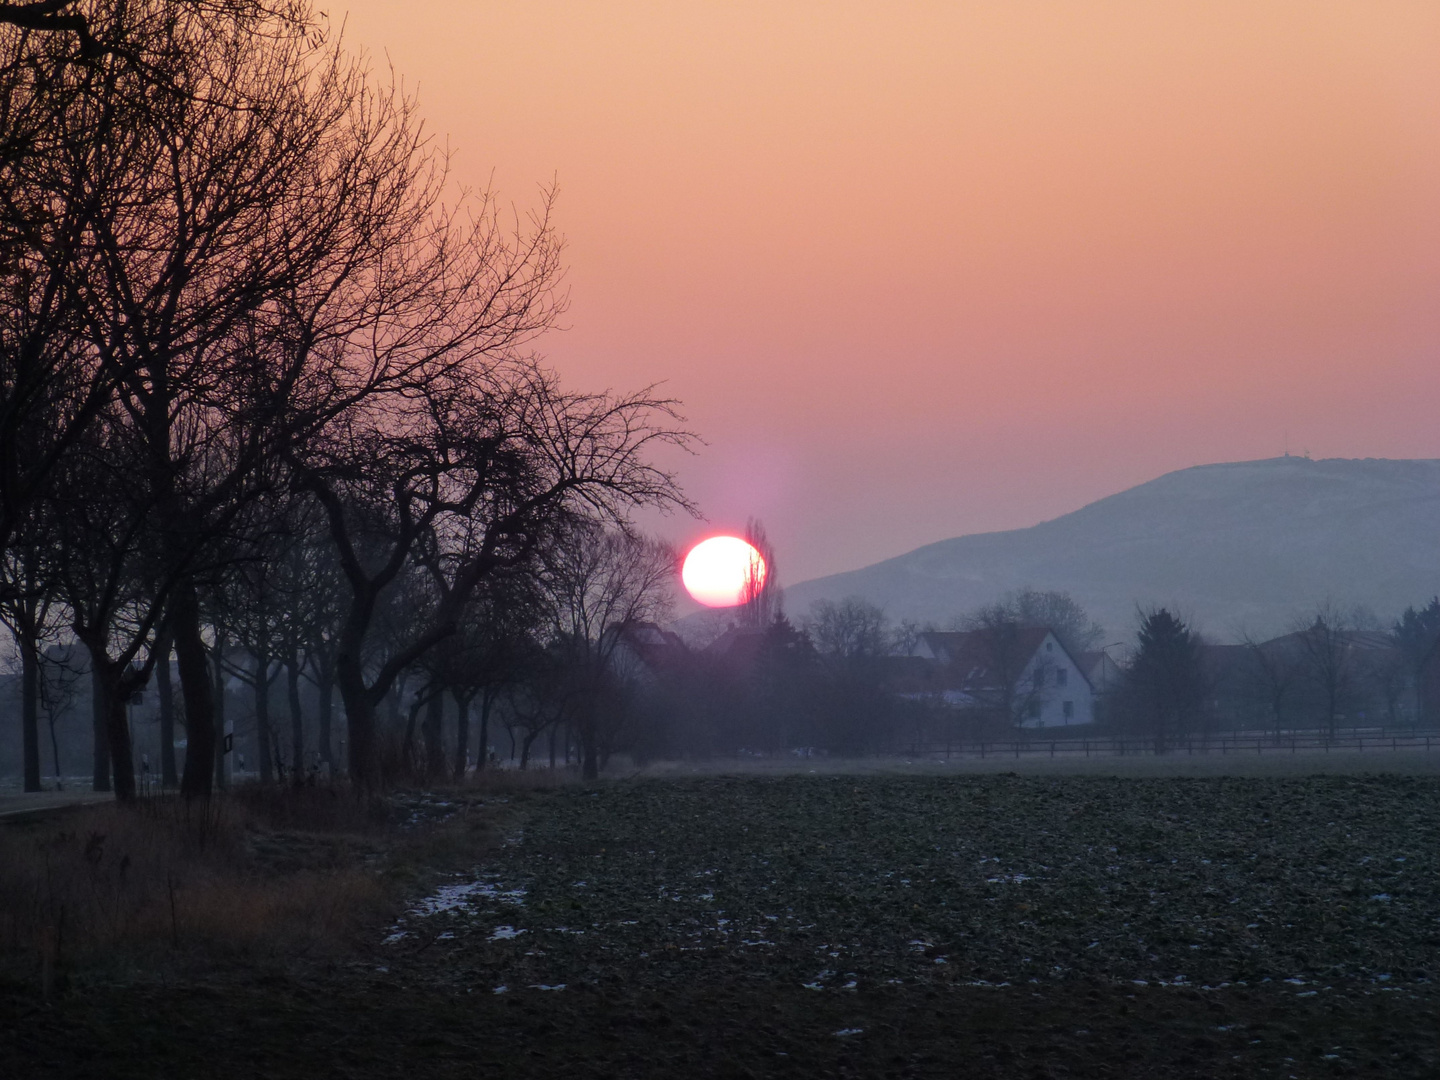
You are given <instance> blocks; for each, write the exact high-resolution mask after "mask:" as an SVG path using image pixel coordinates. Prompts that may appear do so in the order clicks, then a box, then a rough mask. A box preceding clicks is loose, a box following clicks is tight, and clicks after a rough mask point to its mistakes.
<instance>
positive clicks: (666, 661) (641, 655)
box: [606, 622, 690, 680]
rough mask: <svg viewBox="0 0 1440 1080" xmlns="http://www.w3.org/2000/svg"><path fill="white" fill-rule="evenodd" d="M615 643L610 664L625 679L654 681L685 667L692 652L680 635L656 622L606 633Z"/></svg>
mask: <svg viewBox="0 0 1440 1080" xmlns="http://www.w3.org/2000/svg"><path fill="white" fill-rule="evenodd" d="M606 634H607V635H614V636H615V637H616V638H618V640H615V641H613V647H612V651H611V653H610V664H611V667H612V668H613V669H614V671H615V672H616V673H617V674H619V675H620V676H622V677H624V678H627V679H628V678H638V679H642V680H650V679H653V678H654V677H655V676H656V675H657V674H659V673H660V672H663V671H668V670H673V669H674V668H676V667H677V666H679V665H681V664H683V663H684V662H685V659H686V657H687V656H689V653H690V650H689V649H688V648H687V647H686V645H685V642H684V640H683V639H682V638H681V637H680V635H679V634H676V633H674V632H673V631H670V630H665V629H662V628H661V627H659V626H657V625H655V624H654V623H652V622H630V623H625V624H624V625H621V626H612V627H611V628H610V629H608V630H607V631H606Z"/></svg>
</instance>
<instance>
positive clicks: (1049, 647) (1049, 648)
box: [1045, 641, 1055, 652]
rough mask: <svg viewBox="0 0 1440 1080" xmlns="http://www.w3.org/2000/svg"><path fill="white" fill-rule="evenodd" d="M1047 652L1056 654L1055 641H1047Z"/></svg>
mask: <svg viewBox="0 0 1440 1080" xmlns="http://www.w3.org/2000/svg"><path fill="white" fill-rule="evenodd" d="M1045 651H1046V652H1054V651H1055V643H1054V642H1053V641H1047V642H1045Z"/></svg>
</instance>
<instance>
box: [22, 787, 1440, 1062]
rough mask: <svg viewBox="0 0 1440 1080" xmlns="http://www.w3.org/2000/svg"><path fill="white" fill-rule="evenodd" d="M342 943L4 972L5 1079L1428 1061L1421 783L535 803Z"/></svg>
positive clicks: (1431, 942)
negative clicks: (330, 952) (160, 966)
mask: <svg viewBox="0 0 1440 1080" xmlns="http://www.w3.org/2000/svg"><path fill="white" fill-rule="evenodd" d="M512 824H514V825H522V824H523V832H519V831H517V832H516V833H515V834H514V835H513V836H512V839H511V841H510V842H509V843H507V844H506V845H504V846H503V847H500V848H499V849H498V850H491V851H489V852H488V853H487V854H485V855H484V856H483V858H479V859H477V862H478V865H477V866H476V867H475V869H474V871H473V872H468V873H466V874H463V875H459V876H454V877H450V878H446V879H445V880H444V883H443V884H442V886H441V887H439V888H437V889H434V890H432V891H431V895H430V896H429V897H427V898H424V899H422V898H420V897H417V898H416V902H415V904H414V906H413V907H412V908H411V909H410V910H409V911H408V912H407V913H405V914H404V915H402V916H401V917H400V918H399V920H398V921H397V922H396V923H395V924H394V925H392V926H389V927H377V928H376V930H375V933H374V936H373V938H372V939H370V940H369V941H368V942H367V943H365V944H363V945H361V946H360V947H359V949H358V950H357V952H356V953H355V955H353V956H352V957H349V958H345V959H341V960H333V961H329V962H323V963H322V962H319V961H315V960H311V961H307V962H299V961H297V962H296V963H295V964H292V965H290V966H288V967H286V968H285V969H284V970H271V971H257V970H244V969H242V970H220V969H216V970H213V971H211V972H210V973H208V974H206V975H205V976H203V977H195V978H190V979H187V980H185V981H183V982H180V983H178V984H177V983H174V982H172V983H171V984H170V985H168V986H167V985H164V984H163V983H162V982H161V981H160V979H159V978H158V977H157V976H156V975H154V974H149V975H146V974H143V973H141V974H137V976H136V978H135V979H134V980H132V981H131V982H129V983H128V984H127V985H114V984H113V983H109V984H103V985H102V984H98V983H94V982H87V981H86V980H85V979H84V976H83V973H75V974H74V976H73V977H72V979H71V983H70V986H69V988H68V989H67V990H66V991H64V992H63V993H62V994H61V995H59V996H58V997H57V999H56V1000H55V1001H54V1002H53V1003H52V1004H51V1005H50V1006H48V1007H40V1006H38V1005H37V1004H36V1003H35V996H36V995H35V993H34V990H33V988H32V987H19V986H17V987H14V988H13V989H11V990H10V991H9V992H8V993H6V994H4V996H3V997H0V1076H7V1077H8V1076H17V1077H19V1076H43V1075H53V1076H69V1075H75V1076H96V1077H111V1076H114V1077H129V1076H135V1077H140V1076H145V1077H153V1076H200V1075H204V1074H206V1073H215V1074H216V1075H245V1076H302V1075H303V1076H307V1077H313V1076H322V1077H328V1076H334V1077H343V1076H354V1077H370V1076H391V1075H395V1076H400V1075H404V1076H406V1077H427V1076H452V1075H454V1076H461V1075H465V1076H473V1075H502V1076H522V1077H523V1076H552V1075H565V1076H568V1077H588V1076H596V1077H602V1076H603V1077H611V1076H622V1077H624V1076H637V1077H639V1076H644V1077H650V1076H655V1077H660V1076H666V1077H673V1076H680V1077H684V1076H686V1075H687V1074H691V1075H696V1076H771V1075H774V1076H814V1077H820V1076H889V1075H893V1076H947V1077H948V1076H957V1075H963V1076H980V1077H985V1076H1007V1077H1008V1076H1023V1077H1032V1076H1033V1077H1045V1076H1116V1077H1141V1076H1144V1077H1150V1076H1156V1075H1160V1076H1167V1075H1168V1076H1174V1077H1224V1076H1244V1077H1250V1076H1267V1077H1268V1076H1274V1077H1281V1078H1283V1077H1288V1076H1295V1077H1302V1076H1333V1075H1356V1076H1381V1075H1383V1076H1390V1077H1410V1076H1414V1077H1433V1076H1436V1075H1440V1039H1437V1037H1436V1032H1437V1030H1440V992H1437V988H1436V983H1435V981H1434V980H1435V978H1436V972H1437V971H1440V859H1437V854H1436V853H1437V850H1440V849H1437V841H1440V780H1436V779H1434V778H1428V777H1424V778H1414V777H1373V778H1345V777H1311V778H1271V779H1266V778H1244V779H1234V778H1231V779H1221V778H1215V779H1192V780H1177V779H1165V780H1160V779H1157V780H1138V779H1124V780H1119V779H1102V778H1093V777H1043V778H1042V777H1028V778H1026V777H1010V776H988V777H965V778H937V777H915V776H905V777H900V776H865V777H855V776H826V777H788V778H756V777H734V778H726V777H715V778H706V779H696V780H664V781H659V780H657V781H638V782H636V781H632V782H628V783H615V784H606V785H602V786H600V787H597V788H579V787H577V788H569V789H562V790H559V791H556V792H553V793H549V794H546V795H543V796H538V797H536V798H533V799H530V800H527V801H526V804H525V810H524V812H523V813H522V814H520V815H518V816H517V818H516V819H515V821H514V822H513V823H512Z"/></svg>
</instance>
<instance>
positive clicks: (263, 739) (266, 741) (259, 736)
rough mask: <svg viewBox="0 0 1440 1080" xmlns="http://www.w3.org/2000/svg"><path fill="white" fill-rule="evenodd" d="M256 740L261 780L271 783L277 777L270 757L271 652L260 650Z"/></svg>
mask: <svg viewBox="0 0 1440 1080" xmlns="http://www.w3.org/2000/svg"><path fill="white" fill-rule="evenodd" d="M254 685H255V741H256V742H257V743H258V744H259V745H258V746H257V748H256V749H257V751H258V753H259V764H260V782H261V783H262V784H269V783H271V782H273V781H274V779H275V767H274V763H273V762H272V760H271V758H270V749H271V747H270V654H269V653H268V652H264V651H260V652H257V653H256V654H255V684H254Z"/></svg>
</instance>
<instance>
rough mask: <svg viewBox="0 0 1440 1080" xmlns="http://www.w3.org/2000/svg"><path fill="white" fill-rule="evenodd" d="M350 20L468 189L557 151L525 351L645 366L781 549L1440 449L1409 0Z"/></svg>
mask: <svg viewBox="0 0 1440 1080" xmlns="http://www.w3.org/2000/svg"><path fill="white" fill-rule="evenodd" d="M330 10H331V12H332V14H333V15H335V16H336V17H337V19H338V18H339V17H340V16H341V13H342V12H343V11H344V10H345V8H344V5H343V3H342V4H339V5H336V6H335V7H332V8H331V9H330ZM346 34H347V38H348V40H349V41H350V42H351V43H352V44H355V45H358V46H363V47H364V48H365V49H366V50H367V51H369V52H370V53H371V54H372V55H373V59H374V62H375V65H376V66H377V68H383V67H384V66H385V65H386V64H387V63H389V64H391V65H393V67H394V68H395V70H396V71H397V72H398V73H400V74H401V75H403V76H404V77H405V79H406V82H407V85H410V86H412V87H413V86H418V89H419V93H420V98H421V104H422V110H423V112H424V114H425V115H426V117H427V118H428V121H429V123H430V126H431V128H432V129H433V130H434V131H435V132H436V133H437V134H439V135H442V136H444V137H447V138H448V140H449V142H450V145H451V147H452V148H453V149H454V151H455V156H454V165H455V169H456V171H457V173H458V174H459V175H460V176H461V177H462V178H464V179H465V180H466V181H467V182H468V183H470V184H471V185H472V186H484V185H485V184H487V183H491V184H493V186H494V187H495V188H496V189H498V191H499V193H500V195H501V196H502V198H504V199H506V200H513V201H514V202H516V203H517V204H518V205H520V206H521V207H524V206H528V205H531V204H533V202H534V201H535V193H536V190H537V186H538V185H539V184H541V183H543V182H548V181H550V180H551V179H552V178H554V179H555V180H557V181H558V184H559V187H560V191H561V196H560V204H559V223H560V227H561V229H562V231H563V232H564V233H565V234H566V236H567V237H568V239H569V249H568V260H567V261H568V264H569V266H570V272H569V277H568V283H569V286H570V288H571V291H572V305H571V308H570V311H569V314H568V315H567V317H566V323H567V325H568V329H567V330H566V331H565V332H564V333H561V334H556V335H552V336H551V337H549V338H547V339H546V341H545V343H544V350H545V352H546V353H547V354H548V355H549V357H550V358H551V360H552V362H553V363H554V365H555V366H556V367H557V368H559V370H560V371H561V372H562V373H563V375H564V376H565V378H566V379H567V381H568V382H569V383H570V384H572V385H574V386H576V387H577V388H587V389H598V388H604V387H607V386H611V387H616V388H622V389H630V388H636V387H638V386H641V385H643V384H645V383H648V382H652V381H662V380H663V381H664V382H665V384H666V389H667V390H668V391H669V392H670V393H672V394H674V395H675V396H677V397H679V398H681V399H683V400H684V402H685V410H686V412H687V414H688V416H689V418H690V422H691V425H692V426H693V428H694V429H695V430H696V431H698V432H699V433H700V434H701V435H702V436H703V437H704V438H705V439H706V440H707V443H708V445H707V446H705V447H703V448H702V449H701V452H700V454H699V455H698V456H696V457H695V458H693V459H688V460H684V461H679V462H677V465H678V468H679V472H680V475H681V478H682V480H683V481H684V483H685V486H686V488H687V490H688V491H689V492H690V493H691V494H692V495H693V496H694V497H695V498H696V499H697V500H698V502H699V503H700V505H701V507H702V509H703V510H704V511H705V512H706V514H707V515H708V516H709V518H710V519H711V522H712V523H713V525H714V526H715V527H722V528H723V527H736V526H740V525H743V523H744V521H745V518H746V517H747V516H748V515H751V514H754V515H757V516H759V517H760V518H761V519H763V521H764V522H765V524H766V525H767V527H768V529H769V532H770V535H771V538H772V539H773V540H774V541H775V543H776V545H777V547H778V550H779V556H780V560H781V568H780V569H781V575H782V578H783V579H785V580H788V581H790V582H792V583H793V582H795V581H798V580H801V579H803V578H807V577H812V576H815V575H817V574H822V573H828V572H832V571H836V570H843V569H849V568H853V567H856V566H860V565H863V564H865V563H868V562H873V561H875V560H877V559H880V558H884V557H887V556H890V555H896V554H899V553H901V552H903V551H906V550H909V549H910V548H913V547H915V546H917V545H919V544H922V543H926V542H929V541H932V540H939V539H942V538H945V537H948V536H954V535H958V534H961V533H966V532H974V531H981V530H991V529H1001V528H1011V527H1016V526H1021V525H1029V524H1033V523H1035V522H1036V521H1039V520H1042V519H1045V518H1049V517H1054V516H1056V515H1058V514H1061V513H1064V512H1066V511H1069V510H1073V509H1075V508H1076V507H1078V506H1081V505H1082V504H1084V503H1086V502H1089V501H1091V500H1092V499H1095V498H1098V497H1100V496H1103V495H1106V494H1109V493H1111V492H1114V491H1117V490H1120V489H1122V488H1124V487H1128V486H1130V485H1132V484H1134V483H1138V482H1140V481H1143V480H1147V479H1149V478H1151V477H1153V476H1156V475H1158V474H1160V473H1162V472H1165V471H1168V470H1170V469H1175V468H1182V467H1185V466H1188V465H1195V464H1201V463H1205V462H1211V461H1222V460H1236V459H1243V458H1254V457H1270V456H1274V455H1277V454H1279V453H1280V452H1281V451H1282V450H1283V449H1285V447H1286V444H1287V440H1288V447H1289V449H1290V451H1291V452H1292V453H1299V452H1302V451H1305V450H1308V451H1310V453H1311V454H1312V455H1314V456H1341V457H1440V4H1437V3H1435V0H1417V2H1414V3H1401V2H1382V0H1363V2H1356V3H1347V4H1328V3H1323V2H1319V0H1303V2H1297V3H1267V2H1264V0H1242V2H1236V3H1223V2H1218V0H1206V2H1204V3H1157V2H1155V0H1138V2H1134V3H1104V2H1101V0H1083V2H1082V0H1074V2H1068V3H1061V2H1051V3H1025V2H1022V0H994V2H991V3H960V2H950V3H939V2H935V3H905V2H901V0H896V2H887V3H877V2H875V0H867V2H864V3H844V2H837V0H826V2H814V3H800V2H777V0H767V2H763V3H739V2H733V0H727V2H724V3H721V2H715V3H700V2H698V0H684V2H668V3H656V4H646V3H641V2H638V0H626V2H623V3H622V2H619V0H616V2H613V3H595V2H584V0H563V2H554V3H546V2H540V0H504V2H484V0H478V2H477V0H464V2H449V0H445V2H441V0H413V2H411V3H406V4H397V3H395V2H394V0H366V2H364V3H351V4H350V5H349V15H348V24H347V30H346ZM665 529H666V531H667V532H668V533H669V534H670V535H671V536H672V537H674V538H676V539H689V538H695V537H697V536H699V535H701V534H703V532H704V526H702V525H696V524H693V523H688V522H683V521H682V522H679V523H674V522H672V523H671V524H669V525H668V526H666V527H665Z"/></svg>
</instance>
